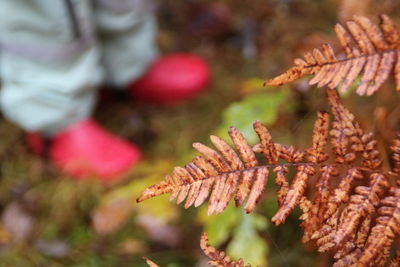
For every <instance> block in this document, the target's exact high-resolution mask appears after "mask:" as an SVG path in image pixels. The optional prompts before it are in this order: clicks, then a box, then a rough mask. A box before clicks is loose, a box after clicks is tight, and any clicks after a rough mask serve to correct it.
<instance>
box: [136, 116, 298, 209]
mask: <svg viewBox="0 0 400 267" xmlns="http://www.w3.org/2000/svg"><path fill="white" fill-rule="evenodd" d="M254 128H255V130H256V132H257V133H258V134H259V136H260V140H262V144H261V145H263V144H264V145H265V147H263V153H264V154H265V155H266V157H267V159H268V161H270V162H271V163H272V164H274V163H276V162H277V159H278V154H277V151H276V150H275V148H270V147H268V146H270V145H272V146H274V145H273V143H272V141H271V140H270V139H271V137H270V136H269V133H268V130H267V129H266V128H265V126H263V125H262V124H261V123H260V122H256V123H255V124H254ZM229 135H230V137H231V139H232V141H233V144H234V146H235V148H236V150H237V151H238V154H239V155H240V157H239V155H238V154H237V153H236V152H235V151H234V150H233V149H232V148H231V147H230V146H229V145H228V144H227V143H226V142H225V141H224V140H222V139H220V138H219V137H217V136H211V142H212V143H213V144H214V146H215V147H216V148H217V150H218V151H216V150H214V149H212V148H210V147H207V146H205V145H203V144H201V143H194V144H193V147H194V148H195V149H196V150H197V151H198V152H199V153H201V156H198V157H196V158H195V159H194V160H193V161H192V162H190V163H189V164H187V165H186V166H185V168H181V167H176V168H175V170H174V172H173V173H172V177H170V176H167V177H166V179H165V181H163V182H161V183H159V184H156V185H154V186H152V187H149V188H148V189H146V190H145V191H144V192H143V193H142V195H141V196H140V197H139V199H138V201H143V200H145V199H148V198H151V197H154V196H157V195H161V194H165V193H170V194H171V196H172V197H171V198H172V199H174V198H176V201H177V203H178V204H179V203H181V202H183V201H184V200H185V198H186V203H185V208H188V207H190V206H191V205H193V204H194V206H196V207H197V206H199V205H201V204H202V203H203V202H204V201H205V200H206V199H207V197H208V196H209V195H210V193H211V195H210V199H209V202H210V205H209V209H208V213H209V214H212V213H220V212H222V211H223V210H224V209H225V208H226V206H227V204H228V202H229V200H230V199H231V197H232V196H233V195H235V202H236V205H238V206H239V205H241V204H243V203H244V202H246V203H245V205H244V209H245V210H246V211H247V212H250V211H252V210H253V209H254V207H255V206H256V204H257V202H258V201H259V199H260V197H261V196H262V194H263V192H264V188H265V184H266V183H267V179H268V173H269V170H268V167H266V166H260V165H259V163H258V161H257V159H256V156H255V154H254V152H253V150H252V148H251V146H250V145H249V144H248V143H247V141H246V140H245V138H244V137H243V135H242V134H241V133H240V132H239V131H238V130H237V129H236V128H234V127H231V129H230V131H229ZM278 150H279V148H278ZM294 153H295V151H294V150H290V149H289V150H284V151H283V152H282V154H283V157H294V156H293V155H292V154H294Z"/></svg>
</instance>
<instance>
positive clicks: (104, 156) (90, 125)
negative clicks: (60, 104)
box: [49, 119, 140, 183]
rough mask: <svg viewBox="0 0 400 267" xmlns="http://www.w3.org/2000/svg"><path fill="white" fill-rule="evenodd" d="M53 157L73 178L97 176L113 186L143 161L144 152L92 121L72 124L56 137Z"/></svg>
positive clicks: (54, 138) (52, 146) (51, 155)
mask: <svg viewBox="0 0 400 267" xmlns="http://www.w3.org/2000/svg"><path fill="white" fill-rule="evenodd" d="M49 154H50V158H51V159H52V160H53V161H54V163H55V165H56V166H57V167H59V168H60V169H61V170H62V171H63V172H65V173H66V174H69V175H71V176H72V177H73V178H76V179H81V178H88V177H94V178H99V179H101V180H102V181H103V182H106V183H109V182H112V181H115V180H117V179H118V178H121V176H122V174H123V173H125V172H126V171H127V170H128V169H130V168H131V167H132V166H133V165H135V164H136V163H137V162H138V161H139V159H140V151H139V149H138V148H137V147H135V146H134V145H133V144H131V143H128V142H126V141H124V140H122V139H120V138H118V137H116V136H114V135H112V134H110V133H108V132H107V131H106V130H105V129H103V128H102V127H100V126H99V125H98V124H97V123H96V122H94V121H93V120H91V119H87V120H84V121H81V122H79V123H77V124H75V125H72V126H70V127H68V128H67V129H65V130H64V131H62V132H60V133H58V134H57V135H56V136H54V137H53V140H52V143H51V146H50V149H49Z"/></svg>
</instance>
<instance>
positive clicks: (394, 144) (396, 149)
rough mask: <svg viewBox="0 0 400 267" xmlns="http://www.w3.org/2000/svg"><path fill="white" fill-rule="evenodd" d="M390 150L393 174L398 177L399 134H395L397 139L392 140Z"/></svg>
mask: <svg viewBox="0 0 400 267" xmlns="http://www.w3.org/2000/svg"><path fill="white" fill-rule="evenodd" d="M390 150H391V151H392V163H393V172H394V173H395V174H397V175H398V176H400V134H397V138H396V139H394V140H393V142H392V145H391V146H390Z"/></svg>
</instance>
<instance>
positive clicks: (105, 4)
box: [95, 0, 157, 86]
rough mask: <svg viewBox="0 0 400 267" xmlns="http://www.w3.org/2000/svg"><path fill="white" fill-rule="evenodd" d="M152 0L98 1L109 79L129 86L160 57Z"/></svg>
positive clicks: (97, 16)
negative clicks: (156, 41) (158, 54)
mask: <svg viewBox="0 0 400 267" xmlns="http://www.w3.org/2000/svg"><path fill="white" fill-rule="evenodd" d="M153 9H154V2H153V1H152V0H99V1H95V18H96V25H97V31H98V38H99V41H100V42H101V46H102V54H103V59H102V60H103V63H104V66H105V69H106V82H108V83H109V84H111V85H114V86H125V85H127V84H128V83H129V82H131V81H134V80H135V79H137V78H138V77H140V76H141V75H142V74H143V73H144V72H145V70H146V68H147V67H148V65H149V64H150V63H151V62H152V61H153V60H154V59H155V57H156V56H157V48H156V44H155V40H154V39H155V34H156V22H155V17H154V15H153Z"/></svg>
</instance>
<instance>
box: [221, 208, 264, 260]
mask: <svg viewBox="0 0 400 267" xmlns="http://www.w3.org/2000/svg"><path fill="white" fill-rule="evenodd" d="M242 214H243V215H242V216H241V218H242V220H241V222H240V224H239V225H238V226H237V227H236V229H235V230H234V234H233V239H232V241H231V242H230V243H229V245H228V247H227V254H228V255H229V256H231V257H232V258H233V259H239V258H242V259H243V260H244V261H245V263H249V264H251V265H253V266H258V265H261V266H267V254H268V244H267V242H266V241H265V240H264V239H263V238H261V237H260V236H259V234H258V231H261V230H265V229H266V228H267V226H268V222H267V220H266V219H265V218H264V217H263V216H261V215H258V214H255V213H251V214H244V213H242Z"/></svg>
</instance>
